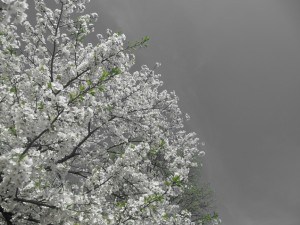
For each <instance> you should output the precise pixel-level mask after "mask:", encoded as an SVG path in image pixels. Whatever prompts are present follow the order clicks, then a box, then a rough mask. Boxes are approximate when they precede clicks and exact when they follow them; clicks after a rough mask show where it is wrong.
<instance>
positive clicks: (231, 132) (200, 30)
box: [92, 0, 300, 225]
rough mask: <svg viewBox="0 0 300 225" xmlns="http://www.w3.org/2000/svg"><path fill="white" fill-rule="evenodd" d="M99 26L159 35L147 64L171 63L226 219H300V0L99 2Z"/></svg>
mask: <svg viewBox="0 0 300 225" xmlns="http://www.w3.org/2000/svg"><path fill="white" fill-rule="evenodd" d="M92 6H93V7H92V8H93V10H94V11H97V12H100V20H99V23H98V25H97V29H100V30H103V29H106V28H112V29H113V30H115V31H122V32H124V33H125V34H126V35H127V37H128V39H129V40H137V39H139V38H141V37H143V36H145V35H149V36H150V38H151V41H150V46H149V47H148V48H147V49H144V50H140V51H138V54H137V59H138V63H140V64H148V65H149V66H152V65H154V63H155V62H156V61H159V62H162V63H163V66H162V67H161V68H160V69H159V72H160V73H162V75H163V78H162V79H163V80H164V81H165V87H166V88H167V89H169V90H175V91H176V93H177V95H178V96H179V98H180V105H181V108H182V110H183V111H184V112H187V113H189V114H190V115H191V118H192V119H191V122H190V123H189V126H190V128H191V129H192V130H194V131H196V132H198V134H199V136H201V138H202V139H203V140H205V142H206V143H207V149H206V152H207V154H206V159H205V165H204V167H205V170H206V173H207V175H208V179H209V181H210V183H211V185H212V187H213V189H214V190H215V191H216V199H217V203H218V207H219V211H220V213H221V218H222V220H223V224H224V225H299V224H300V214H299V211H300V191H299V190H300V189H299V187H300V176H299V171H300V163H299V158H300V119H299V116H300V101H299V96H300V75H299V71H300V29H299V24H300V23H299V22H300V14H299V11H300V2H299V1H298V0H250V1H249V0H184V1H179V0H152V1H149V0H148V1H147V0H96V4H94V5H92Z"/></svg>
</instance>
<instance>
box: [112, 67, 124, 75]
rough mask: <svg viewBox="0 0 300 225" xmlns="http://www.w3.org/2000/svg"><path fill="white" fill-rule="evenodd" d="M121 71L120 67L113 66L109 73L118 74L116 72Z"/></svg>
mask: <svg viewBox="0 0 300 225" xmlns="http://www.w3.org/2000/svg"><path fill="white" fill-rule="evenodd" d="M121 72H122V71H121V70H120V68H118V67H115V68H113V69H112V70H111V74H112V75H114V76H115V75H118V74H120V73H121Z"/></svg>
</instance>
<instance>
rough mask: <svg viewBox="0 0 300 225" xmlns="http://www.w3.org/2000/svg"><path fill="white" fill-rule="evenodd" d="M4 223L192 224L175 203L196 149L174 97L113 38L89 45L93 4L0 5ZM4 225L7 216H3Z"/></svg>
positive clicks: (69, 0) (0, 206) (0, 200)
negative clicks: (29, 16) (29, 14)
mask: <svg viewBox="0 0 300 225" xmlns="http://www.w3.org/2000/svg"><path fill="white" fill-rule="evenodd" d="M1 1H2V2H3V3H5V6H6V8H5V9H4V10H2V12H1V13H2V14H1V18H2V20H1V23H0V29H1V30H0V73H1V76H0V113H1V117H0V212H1V213H2V217H3V218H2V220H3V221H6V222H7V223H8V222H11V223H13V224H17V225H21V224H22V225H23V224H25V225H26V224H45V225H46V224H66V225H71V224H72V225H74V224H86V225H90V224H99V225H101V224H103V225H106V224H128V225H129V224H136V225H139V224H141V225H142V224H143V225H144V224H145V225H146V224H149V225H150V224H160V225H164V224H165V225H168V224H170V225H171V224H178V225H179V224H180V225H181V224H187V225H188V224H195V223H194V222H192V220H191V213H190V212H189V211H187V210H185V209H183V208H182V207H179V205H178V204H177V203H176V202H175V201H174V199H176V197H177V196H179V195H180V194H181V193H182V191H183V188H184V187H185V186H186V184H187V183H188V176H189V170H190V168H191V167H195V166H197V164H196V163H195V162H194V158H195V156H196V155H199V154H201V155H202V154H203V152H200V151H199V150H198V147H197V146H198V138H197V137H196V135H195V134H194V133H187V132H186V131H184V127H183V119H182V118H183V117H182V113H181V111H180V109H179V107H178V103H177V102H178V98H177V97H176V95H175V93H174V92H171V93H168V92H167V91H161V86H162V81H160V75H159V74H156V73H155V71H154V69H150V68H148V67H147V66H145V65H144V66H142V67H141V69H140V70H139V71H136V72H130V69H131V67H132V66H133V65H134V59H135V58H134V55H133V54H132V53H131V50H132V49H134V48H136V47H139V46H143V45H145V43H146V41H147V40H148V38H147V37H146V38H144V39H143V40H141V41H139V42H136V43H133V44H128V45H126V44H125V35H124V34H120V33H113V32H112V31H110V30H108V31H107V34H106V36H105V37H104V36H103V35H101V34H98V35H97V37H98V43H97V44H96V45H93V44H91V43H86V41H85V37H86V36H87V35H88V34H89V33H91V32H92V31H93V22H95V21H96V19H97V14H95V13H92V14H86V15H83V14H82V12H83V11H84V9H85V4H86V3H87V2H88V0H56V1H55V2H56V4H57V9H51V8H49V7H48V6H47V4H46V1H44V0H34V3H35V10H36V22H35V23H30V22H29V21H28V20H26V14H25V9H26V8H27V7H28V5H27V3H26V1H25V0H1ZM0 223H1V214H0Z"/></svg>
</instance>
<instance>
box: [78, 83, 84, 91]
mask: <svg viewBox="0 0 300 225" xmlns="http://www.w3.org/2000/svg"><path fill="white" fill-rule="evenodd" d="M79 90H80V92H83V91H84V90H85V86H84V85H83V84H80V85H79Z"/></svg>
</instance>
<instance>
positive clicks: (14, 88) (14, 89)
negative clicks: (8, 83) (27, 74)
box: [9, 86, 17, 94]
mask: <svg viewBox="0 0 300 225" xmlns="http://www.w3.org/2000/svg"><path fill="white" fill-rule="evenodd" d="M9 91H10V92H12V93H15V94H16V93H17V87H16V86H14V87H12V88H11V89H9Z"/></svg>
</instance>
